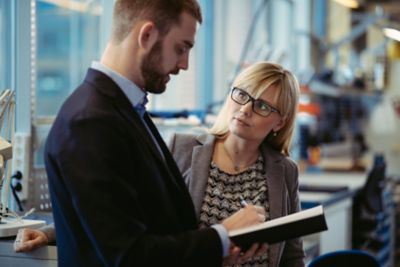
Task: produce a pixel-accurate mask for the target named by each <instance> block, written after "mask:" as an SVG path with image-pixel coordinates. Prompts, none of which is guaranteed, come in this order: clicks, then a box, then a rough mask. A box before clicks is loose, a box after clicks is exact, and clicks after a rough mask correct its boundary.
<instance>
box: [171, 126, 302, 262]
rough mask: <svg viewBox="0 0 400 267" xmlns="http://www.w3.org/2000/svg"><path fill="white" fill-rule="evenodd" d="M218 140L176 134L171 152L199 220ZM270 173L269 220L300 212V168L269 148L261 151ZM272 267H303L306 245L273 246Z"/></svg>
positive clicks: (208, 135)
mask: <svg viewBox="0 0 400 267" xmlns="http://www.w3.org/2000/svg"><path fill="white" fill-rule="evenodd" d="M214 143H215V137H214V136H213V135H210V134H199V135H192V134H174V135H173V136H172V137H171V140H170V142H169V148H170V150H171V152H172V154H173V156H174V158H175V160H176V162H177V165H178V167H179V169H180V171H181V172H182V176H183V178H184V179H185V183H186V185H187V186H188V189H189V192H190V194H191V196H192V199H193V203H194V206H195V210H196V215H197V218H199V216H200V209H201V205H202V202H203V198H204V192H205V190H206V187H207V180H208V172H209V166H210V162H211V159H212V154H213V150H214ZM261 151H262V154H263V157H264V164H265V170H266V171H267V173H268V179H267V185H268V200H269V204H270V218H271V219H274V218H278V217H281V216H285V215H287V214H290V213H293V212H297V211H299V210H300V201H299V194H298V189H299V182H298V169H297V165H296V164H295V163H294V162H293V161H292V160H290V159H289V158H288V157H285V156H284V155H283V154H281V153H279V152H277V151H276V150H273V149H271V148H269V147H267V146H263V147H262V148H261ZM269 253H270V254H269V259H270V260H269V261H270V267H273V266H291V267H293V266H296V267H297V266H304V251H303V244H302V241H301V240H300V239H293V240H290V241H286V242H282V243H278V244H275V245H271V246H270V252H269Z"/></svg>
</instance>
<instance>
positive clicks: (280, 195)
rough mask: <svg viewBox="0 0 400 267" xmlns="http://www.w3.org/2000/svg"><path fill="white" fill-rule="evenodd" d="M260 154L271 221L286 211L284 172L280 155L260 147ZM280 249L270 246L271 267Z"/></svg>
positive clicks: (278, 245) (274, 264)
mask: <svg viewBox="0 0 400 267" xmlns="http://www.w3.org/2000/svg"><path fill="white" fill-rule="evenodd" d="M262 153H263V155H264V164H265V165H264V166H265V171H266V176H267V186H268V198H269V199H268V201H269V207H270V210H269V215H270V219H271V220H272V219H275V218H278V217H281V216H282V215H283V214H284V210H286V207H284V205H283V204H284V203H285V198H286V185H285V171H284V168H283V166H282V165H281V164H279V161H280V157H282V155H280V154H278V153H277V152H276V151H273V150H272V149H270V148H268V147H266V146H263V147H262ZM281 247H282V243H279V244H276V245H271V246H270V253H269V254H270V263H271V266H277V262H278V259H279V252H280V251H282V249H281Z"/></svg>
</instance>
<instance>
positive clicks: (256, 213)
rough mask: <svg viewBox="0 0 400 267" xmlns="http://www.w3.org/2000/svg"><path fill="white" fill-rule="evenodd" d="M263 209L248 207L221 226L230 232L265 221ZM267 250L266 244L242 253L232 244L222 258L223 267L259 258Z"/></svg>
mask: <svg viewBox="0 0 400 267" xmlns="http://www.w3.org/2000/svg"><path fill="white" fill-rule="evenodd" d="M265 216H266V213H265V209H264V208H263V207H261V206H254V205H248V206H246V207H244V208H242V209H240V210H239V211H237V212H236V213H234V214H233V215H231V216H230V217H228V218H226V219H225V220H224V221H223V222H222V225H223V226H224V227H225V229H226V230H227V231H228V232H230V231H232V230H235V229H238V228H242V227H246V226H251V225H255V224H259V223H262V222H264V221H265ZM267 250H268V245H267V244H262V245H259V244H253V245H252V246H251V247H250V249H249V250H247V251H245V252H242V251H241V248H240V247H237V246H235V245H234V244H232V246H231V248H230V251H229V256H227V257H225V258H224V262H223V264H224V266H225V265H234V264H239V263H241V262H244V261H246V260H247V259H250V258H252V257H256V256H260V255H262V254H264V253H266V251H267Z"/></svg>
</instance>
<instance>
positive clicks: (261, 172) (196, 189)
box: [170, 62, 304, 267]
mask: <svg viewBox="0 0 400 267" xmlns="http://www.w3.org/2000/svg"><path fill="white" fill-rule="evenodd" d="M298 100H299V85H298V82H297V80H296V78H295V77H294V75H293V74H292V73H290V72H289V71H288V70H285V69H284V68H282V67H281V66H280V65H277V64H273V63H268V62H261V63H256V64H254V65H251V66H249V67H248V68H246V69H245V70H243V71H242V72H241V73H240V74H239V75H238V77H237V78H236V79H235V81H234V82H233V85H232V89H231V91H230V93H229V95H228V97H227V99H226V102H225V104H224V106H223V107H222V109H221V111H220V113H219V115H218V117H217V120H216V122H215V124H214V125H213V127H212V128H211V129H210V130H209V133H208V134H200V135H188V134H176V135H174V136H173V137H172V138H171V141H170V150H171V152H172V154H173V156H174V158H175V160H176V161H177V164H178V167H179V168H180V171H181V173H182V174H183V177H184V179H185V182H186V185H187V186H188V188H189V191H190V194H191V196H192V199H193V202H194V205H195V210H196V215H197V219H198V221H199V225H200V227H208V226H210V225H213V224H215V223H218V222H220V221H222V220H224V218H226V217H227V216H229V215H230V214H233V213H234V212H236V211H237V210H239V209H240V204H239V203H240V198H241V197H243V198H244V200H245V201H246V202H248V203H251V204H254V205H258V206H263V207H264V208H265V211H266V214H267V216H266V219H267V220H270V219H274V218H277V217H281V216H285V215H287V214H290V213H294V212H297V211H299V210H300V203H299V195H298V169H297V166H296V164H295V163H294V162H293V161H292V160H291V159H290V158H289V146H290V143H291V139H292V136H293V130H294V123H295V116H296V110H297V105H298ZM303 259H304V252H303V248H302V242H301V240H300V239H293V240H290V241H286V242H282V243H279V244H275V245H271V246H269V249H268V251H267V253H264V254H263V255H261V256H258V257H254V258H251V259H249V260H247V261H245V262H243V263H242V265H240V266H292V267H293V266H304V262H303Z"/></svg>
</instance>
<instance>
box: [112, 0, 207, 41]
mask: <svg viewBox="0 0 400 267" xmlns="http://www.w3.org/2000/svg"><path fill="white" fill-rule="evenodd" d="M183 12H187V13H189V14H190V15H192V16H193V17H194V18H196V19H197V21H198V22H199V23H201V22H202V15H201V10H200V6H199V4H198V2H197V1H196V0H117V1H116V2H115V6H114V14H113V24H112V36H111V38H112V41H113V42H115V43H120V42H122V41H123V40H124V39H125V38H126V36H127V35H128V34H129V33H130V32H131V30H132V27H133V26H134V25H135V23H136V22H137V21H140V20H150V21H152V22H154V24H155V25H156V27H157V29H158V30H159V31H160V33H161V36H163V35H165V34H166V33H167V32H168V31H169V30H170V28H171V26H172V24H179V23H180V15H181V14H182V13H183Z"/></svg>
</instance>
